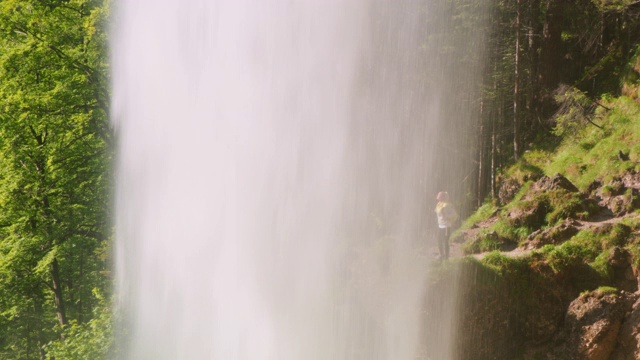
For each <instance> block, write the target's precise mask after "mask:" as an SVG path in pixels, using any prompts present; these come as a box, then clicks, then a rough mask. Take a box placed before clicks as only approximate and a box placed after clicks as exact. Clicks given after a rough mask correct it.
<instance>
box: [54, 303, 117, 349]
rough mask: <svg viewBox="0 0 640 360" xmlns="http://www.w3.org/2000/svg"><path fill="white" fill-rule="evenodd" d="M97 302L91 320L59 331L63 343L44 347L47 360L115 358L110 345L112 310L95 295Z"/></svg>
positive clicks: (74, 322)
mask: <svg viewBox="0 0 640 360" xmlns="http://www.w3.org/2000/svg"><path fill="white" fill-rule="evenodd" d="M95 293H96V296H97V298H98V300H99V303H98V305H97V306H96V307H95V308H94V310H93V319H91V320H90V321H88V322H86V323H83V324H79V323H78V322H77V321H72V322H71V323H70V325H68V326H67V327H65V329H64V330H63V331H62V335H63V336H64V341H62V340H60V339H58V340H55V341H52V342H50V343H49V344H47V345H46V347H45V349H46V353H47V359H48V360H53V359H66V360H85V359H96V360H98V359H106V358H107V356H110V357H114V358H115V357H117V355H118V351H117V349H116V348H115V345H116V344H114V342H113V338H114V336H113V328H114V326H113V320H112V311H111V306H110V305H109V304H108V303H107V302H106V301H105V299H104V298H103V297H102V295H100V294H99V292H98V291H96V292H95Z"/></svg>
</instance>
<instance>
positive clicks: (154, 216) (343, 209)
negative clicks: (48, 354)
mask: <svg viewBox="0 0 640 360" xmlns="http://www.w3.org/2000/svg"><path fill="white" fill-rule="evenodd" d="M449 7H450V6H449V4H448V3H446V2H437V1H434V0H431V1H415V0H402V1H382V0H374V1H369V0H349V1H314V0H300V1H286V0H260V1H258V0H228V1H225V0H218V1H215V0H209V1H207V0H188V1H184V0H146V1H145V0H138V1H133V0H131V1H120V2H116V4H115V5H114V13H115V15H114V22H113V26H112V27H113V29H112V64H113V79H112V82H113V104H112V117H113V121H114V126H115V128H116V134H117V138H118V163H117V174H118V175H117V178H116V181H117V189H116V211H117V219H116V223H117V224H116V225H117V230H116V238H117V241H116V249H115V258H116V264H115V266H116V274H117V293H118V299H119V304H118V306H119V310H120V311H121V312H122V314H123V318H124V323H123V325H122V328H123V330H122V331H123V334H124V335H121V339H120V341H121V342H122V346H123V347H125V353H126V358H127V359H136V360H144V359H153V360H158V359H189V360H192V359H225V360H226V359H250V360H255V359H273V360H288V359H290V360H302V359H304V360H312V359H318V360H327V359H368V360H371V359H427V358H428V357H427V356H428V355H427V354H428V353H432V354H435V353H437V354H441V355H442V356H444V357H441V358H446V357H447V356H449V355H447V354H450V353H449V352H448V351H449V350H448V349H449V348H450V347H451V337H450V336H448V335H447V334H448V331H447V330H446V329H449V328H450V325H446V324H445V325H442V324H428V323H425V321H424V316H423V313H424V311H425V310H424V308H423V307H424V298H425V294H426V292H427V291H428V287H427V286H426V284H427V283H428V281H427V276H428V271H429V269H430V268H432V267H434V266H436V265H435V264H432V261H433V258H434V257H433V255H432V251H433V247H434V243H432V241H431V237H432V236H431V233H432V229H433V225H432V224H433V222H434V213H433V207H434V206H435V194H436V193H437V191H438V190H449V191H450V193H451V194H452V195H453V197H454V198H457V199H458V202H459V203H461V202H462V201H463V195H464V194H463V193H464V182H463V177H464V176H465V174H466V173H468V172H469V164H468V161H466V160H460V159H459V158H456V157H454V155H455V156H459V157H460V156H461V157H463V158H464V156H465V154H468V153H470V151H472V148H473V144H472V143H469V142H468V141H469V140H468V139H469V137H468V136H466V134H467V133H468V132H471V133H472V132H473V129H472V126H473V119H474V115H473V114H474V112H477V109H475V108H473V106H475V105H474V102H473V99H471V98H472V95H469V94H472V93H473V92H472V91H467V92H465V90H464V89H466V90H468V89H472V88H473V87H474V85H473V84H475V83H476V82H477V75H476V74H477V69H478V67H479V65H477V64H476V65H474V66H476V67H473V66H472V67H464V66H461V65H460V64H461V63H460V61H462V59H458V58H457V57H456V55H455V52H454V53H451V52H447V51H449V50H448V49H449V44H448V43H447V42H448V41H452V40H451V39H452V36H453V35H452V34H454V33H455V32H454V31H452V29H451V28H447V26H450V25H446V24H448V23H447V20H446V19H445V18H446V16H445V15H446V14H449V13H447V11H449V10H448V9H449ZM443 14H444V15H443ZM449 15H450V14H449ZM480 33H481V31H473V30H471V31H468V32H467V36H466V39H464V43H463V42H460V41H458V42H459V43H457V44H451V46H453V45H455V46H457V47H467V50H466V51H467V52H469V53H473V52H474V51H475V52H478V53H479V50H480V48H481V45H478V44H479V43H478V41H479V39H481V35H480ZM459 35H460V34H458V36H459ZM463 37H464V36H463ZM479 57H480V56H479ZM454 60H455V61H454ZM456 61H457V62H456ZM474 64H475V63H474ZM467 85H468V86H467ZM465 86H467V87H466V88H465ZM461 89H463V90H461ZM460 94H466V95H464V96H462V95H460ZM465 96H466V97H465ZM469 99H471V100H469ZM467 100H469V101H467ZM455 147H457V148H458V149H456V150H451V148H455ZM444 187H448V188H444ZM452 286H454V284H452ZM452 294H453V295H451V296H455V291H452ZM455 303H456V301H455V299H451V301H450V302H449V304H450V305H449V306H447V307H446V308H444V309H442V311H443V319H448V318H453V315H451V316H449V315H447V314H451V313H452V312H453V311H454V309H453V307H454V304H455ZM445 322H446V321H445ZM434 326H443V327H442V330H441V329H432V330H437V331H436V332H438V333H440V334H442V333H445V335H446V336H442V341H439V344H438V346H439V347H440V349H425V348H424V341H423V340H422V337H423V336H424V335H425V331H426V332H428V331H429V328H430V327H434ZM425 329H426V330H425Z"/></svg>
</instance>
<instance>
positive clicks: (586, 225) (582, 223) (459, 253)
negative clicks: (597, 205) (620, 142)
mask: <svg viewBox="0 0 640 360" xmlns="http://www.w3.org/2000/svg"><path fill="white" fill-rule="evenodd" d="M625 219H639V220H640V214H636V213H630V214H625V215H622V216H615V215H613V214H605V213H602V214H598V215H596V216H595V217H594V218H593V219H591V220H575V222H576V224H577V228H578V229H580V230H584V229H594V228H598V227H601V226H604V225H605V224H615V223H618V222H620V221H622V220H625ZM462 245H463V244H459V243H452V244H451V250H450V254H451V257H452V258H460V257H464V256H467V255H465V254H464V251H463V250H462ZM436 251H437V250H436ZM532 251H533V250H525V249H522V248H519V247H518V248H515V249H513V250H510V251H501V252H500V253H502V254H503V255H506V256H509V257H520V256H526V255H529V254H530V253H531V252H532ZM489 253H490V251H486V252H482V253H478V254H471V255H468V256H473V257H474V258H476V259H478V260H481V259H482V258H484V257H485V256H486V255H487V254H489Z"/></svg>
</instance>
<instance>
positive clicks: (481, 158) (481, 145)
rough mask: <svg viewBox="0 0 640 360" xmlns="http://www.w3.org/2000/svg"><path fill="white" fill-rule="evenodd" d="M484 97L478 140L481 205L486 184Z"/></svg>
mask: <svg viewBox="0 0 640 360" xmlns="http://www.w3.org/2000/svg"><path fill="white" fill-rule="evenodd" d="M484 116H485V115H484V99H481V100H480V139H479V140H478V142H479V144H478V184H477V189H476V205H477V206H478V207H480V206H481V205H482V199H483V197H484V196H483V193H484V189H483V185H484V181H483V180H484Z"/></svg>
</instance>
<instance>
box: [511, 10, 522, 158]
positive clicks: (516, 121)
mask: <svg viewBox="0 0 640 360" xmlns="http://www.w3.org/2000/svg"><path fill="white" fill-rule="evenodd" d="M521 1H522V0H517V1H516V51H515V59H514V65H515V66H514V74H513V160H514V161H518V156H519V153H520V149H519V148H520V140H519V137H520V134H519V132H520V129H519V119H518V117H519V114H518V110H519V109H518V97H519V96H520V93H519V91H520V89H519V86H520V72H519V70H520V68H519V67H520V21H521V16H522V14H521V11H520V8H521V6H520V2H521Z"/></svg>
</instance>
